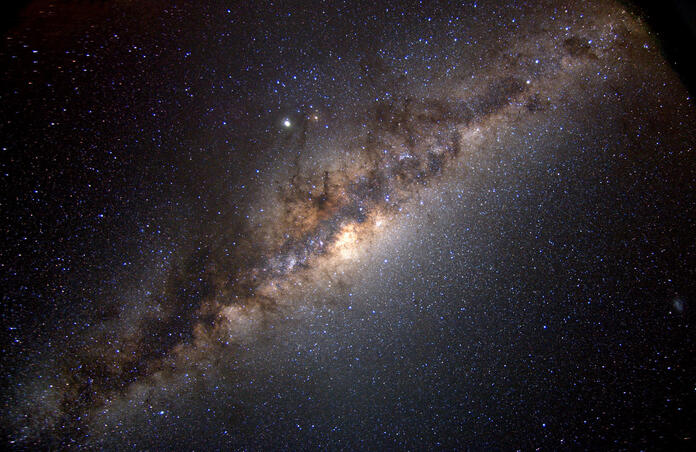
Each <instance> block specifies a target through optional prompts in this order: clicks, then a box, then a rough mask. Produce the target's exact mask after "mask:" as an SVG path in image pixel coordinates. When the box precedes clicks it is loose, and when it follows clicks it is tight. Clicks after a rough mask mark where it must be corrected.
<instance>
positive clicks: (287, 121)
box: [283, 118, 292, 127]
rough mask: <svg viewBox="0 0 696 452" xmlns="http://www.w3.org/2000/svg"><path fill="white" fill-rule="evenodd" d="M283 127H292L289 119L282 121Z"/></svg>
mask: <svg viewBox="0 0 696 452" xmlns="http://www.w3.org/2000/svg"><path fill="white" fill-rule="evenodd" d="M283 125H284V126H285V127H290V126H291V125H292V123H291V122H290V120H289V119H287V118H285V119H284V120H283Z"/></svg>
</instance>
